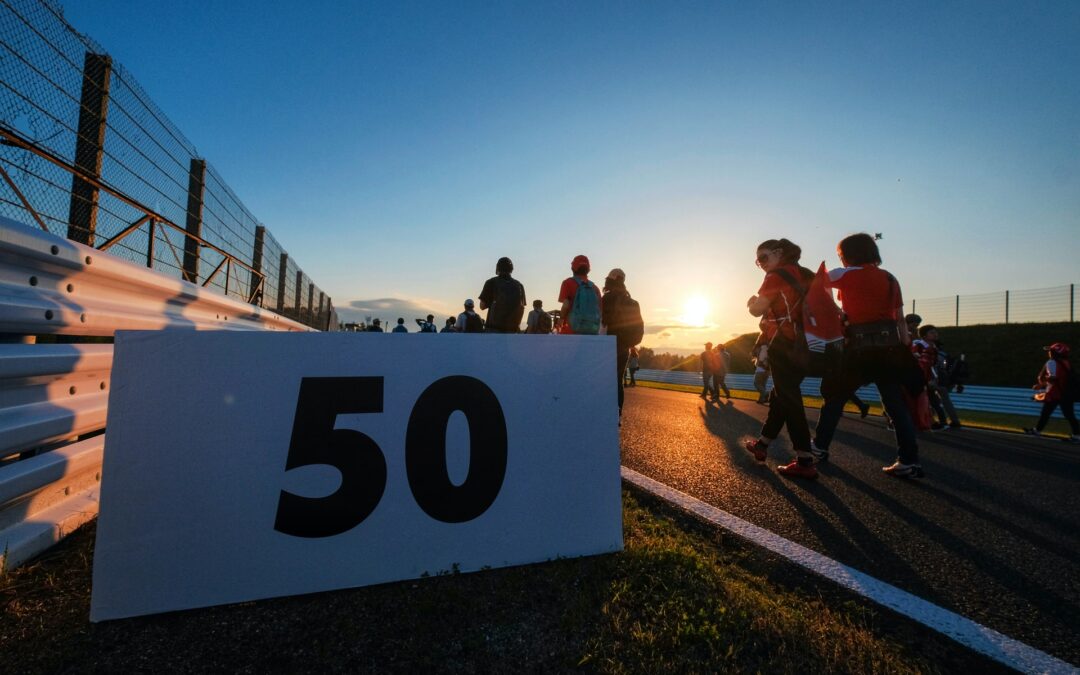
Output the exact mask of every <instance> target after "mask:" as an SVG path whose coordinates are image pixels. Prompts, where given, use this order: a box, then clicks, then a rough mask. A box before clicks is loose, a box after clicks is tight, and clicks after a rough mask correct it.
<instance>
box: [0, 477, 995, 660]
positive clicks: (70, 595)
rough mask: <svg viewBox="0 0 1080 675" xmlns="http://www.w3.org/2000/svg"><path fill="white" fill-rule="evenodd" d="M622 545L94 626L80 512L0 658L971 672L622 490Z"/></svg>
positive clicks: (34, 574)
mask: <svg viewBox="0 0 1080 675" xmlns="http://www.w3.org/2000/svg"><path fill="white" fill-rule="evenodd" d="M623 504H624V512H623V522H624V533H625V550H624V551H623V552H621V553H618V554H613V555H605V556H594V557H589V558H578V559H572V560H557V561H553V562H549V563H544V564H540V565H529V566H523V567H517V568H508V569H498V570H489V571H485V572H481V573H477V574H464V575H448V576H441V577H435V578H429V579H422V580H416V581H405V582H399V583H393V584H385V585H381V586H373V587H367V588H360V589H351V590H344V591H336V592H329V593H320V594H315V595H307V596H298V597H291V598H279V599H273V600H264V601H259V602H251V603H242V604H238V605H231V606H226V607H214V608H208V609H201V610H191V611H185V612H176V613H172V614H165V615H158V616H150V617H140V618H135V619H126V620H121V621H111V622H106V623H101V624H90V623H89V622H88V620H87V617H88V614H89V604H90V572H91V561H92V558H93V537H94V531H95V525H94V524H90V525H87V526H86V527H84V528H82V529H81V530H79V531H77V532H75V533H74V534H73V535H72V536H70V537H69V538H68V539H66V540H65V541H64V542H62V543H61V544H60V545H59V546H57V547H56V548H54V549H52V550H51V551H50V552H49V553H47V554H46V555H45V556H43V557H41V558H39V559H37V560H36V561H34V562H33V563H31V564H29V565H27V566H25V567H23V568H20V569H18V570H15V571H14V572H12V573H10V574H8V575H6V576H3V577H0V672H12V673H14V672H19V673H28V672H57V671H63V672H89V671H94V672H112V671H128V670H132V669H137V670H155V671H156V670H161V669H165V670H182V671H206V670H214V671H220V670H229V671H236V672H259V671H274V672H313V671H318V672H356V671H365V672H368V671H378V672H410V673H412V672H418V671H419V672H431V671H434V672H451V673H456V672H514V673H520V672H567V671H591V672H605V673H633V672H647V673H693V672H733V673H734V672H739V673H742V672H755V671H760V672H775V673H796V672H798V673H803V672H858V673H863V672H888V673H907V672H961V671H963V672H968V671H986V670H988V669H989V670H990V671H995V670H1000V668H997V667H995V666H994V664H993V663H992V662H989V661H987V660H985V659H983V658H982V657H980V656H978V655H976V654H974V653H972V652H969V651H967V650H965V649H963V648H961V647H959V646H958V645H956V644H955V643H953V642H951V641H949V640H948V639H946V638H944V637H943V636H940V635H937V634H935V633H932V632H930V631H928V630H926V629H923V628H922V627H920V626H917V625H916V624H913V623H911V622H908V621H906V620H903V619H901V618H899V617H897V616H895V615H893V614H891V613H890V612H888V611H885V610H880V609H879V608H877V607H876V606H873V605H868V604H867V603H866V602H865V601H863V600H861V599H857V598H855V597H854V596H850V595H847V594H846V592H844V591H842V590H840V589H838V588H836V587H835V586H833V585H832V584H829V583H828V582H825V581H823V580H819V579H817V578H815V577H810V576H807V575H806V574H803V573H801V572H800V571H799V570H798V569H797V568H794V567H793V566H792V565H790V564H789V563H787V562H785V561H781V560H777V559H776V558H775V557H772V556H770V555H768V554H765V553H763V552H762V551H760V550H758V549H755V548H753V547H751V546H749V545H747V544H745V543H743V542H742V541H741V540H738V539H735V538H733V537H730V536H728V535H727V534H726V533H722V532H718V531H716V530H715V529H713V528H712V527H710V526H707V525H705V524H703V523H701V522H699V521H696V520H693V519H691V518H689V517H688V516H685V515H684V514H682V513H681V512H678V511H675V510H673V509H672V508H671V507H669V506H667V505H666V504H664V503H663V502H659V501H658V500H655V499H654V498H652V497H651V496H649V495H647V494H644V493H639V492H637V491H636V490H632V491H627V492H624V495H623Z"/></svg>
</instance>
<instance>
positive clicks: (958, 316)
mask: <svg viewBox="0 0 1080 675" xmlns="http://www.w3.org/2000/svg"><path fill="white" fill-rule="evenodd" d="M956 325H957V326H959V325H960V296H959V295H958V296H956Z"/></svg>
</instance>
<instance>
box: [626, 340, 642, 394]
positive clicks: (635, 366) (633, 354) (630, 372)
mask: <svg viewBox="0 0 1080 675" xmlns="http://www.w3.org/2000/svg"><path fill="white" fill-rule="evenodd" d="M639 364H640V361H639V360H638V349H637V347H631V348H630V359H629V360H628V361H627V362H626V372H627V376H628V377H629V379H630V382H629V383H628V384H627V385H626V386H628V387H636V386H637V371H639V370H641V366H640V365H639Z"/></svg>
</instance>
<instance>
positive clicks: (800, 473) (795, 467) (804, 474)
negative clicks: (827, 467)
mask: <svg viewBox="0 0 1080 675" xmlns="http://www.w3.org/2000/svg"><path fill="white" fill-rule="evenodd" d="M776 472H777V473H779V474H780V475H781V476H787V477H789V478H792V477H794V478H810V479H814V478H817V469H816V468H814V465H813V464H799V460H798V459H793V460H791V463H790V464H783V465H781V466H778V467H776Z"/></svg>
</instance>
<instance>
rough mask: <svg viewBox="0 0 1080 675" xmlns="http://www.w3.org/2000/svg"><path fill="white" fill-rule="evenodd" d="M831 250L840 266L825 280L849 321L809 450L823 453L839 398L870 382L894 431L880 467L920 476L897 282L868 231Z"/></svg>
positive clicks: (910, 361) (910, 362) (910, 363)
mask: <svg viewBox="0 0 1080 675" xmlns="http://www.w3.org/2000/svg"><path fill="white" fill-rule="evenodd" d="M836 250H837V253H838V254H839V256H840V263H841V264H842V265H843V267H842V268H840V269H835V270H832V271H831V272H829V286H830V287H831V288H833V289H835V290H837V291H838V292H839V298H840V305H841V308H842V309H843V311H844V314H845V315H846V316H847V321H848V325H847V328H846V329H845V335H846V340H847V341H846V343H845V345H844V367H843V381H842V383H841V384H842V386H841V387H840V388H839V390H838V391H837V392H836V393H834V395H833V396H831V397H827V398H826V401H825V406H824V407H822V409H821V415H820V416H819V417H818V423H817V428H816V429H815V438H814V447H813V450H812V452H813V454H814V456H815V457H817V458H818V459H819V460H824V459H827V458H828V456H829V444H830V442H831V441H832V436H833V433H834V432H835V431H836V425H837V423H838V422H839V420H840V415H841V413H842V411H843V407H844V402H845V401H846V400H847V398H848V397H849V396H850V393H851V392H854V391H855V390H856V389H858V388H859V387H860V386H862V385H865V384H869V383H871V382H873V383H874V384H875V385H876V386H877V389H878V393H879V394H880V395H881V402H882V404H883V405H884V407H885V412H886V414H888V416H889V417H890V419H891V420H892V425H893V431H894V432H895V434H896V445H897V458H896V461H895V462H893V463H892V464H890V465H889V466H886V467H882V471H883V472H884V473H885V474H887V475H889V476H894V477H897V478H921V477H922V476H923V470H922V465H920V464H919V445H918V441H917V439H916V435H915V433H916V432H915V421H914V419H913V418H912V414H911V411H910V410H909V408H908V405H907V403H906V401H905V398H904V395H905V394H904V389H905V387H908V386H913V385H910V384H909V381H910V379H911V377H912V373H915V374H918V366H917V365H916V364H915V363H914V359H915V357H914V356H913V355H912V353H911V335H910V334H909V333H908V324H907V322H906V321H905V318H904V299H903V295H902V294H901V292H900V284H899V283H898V282H897V281H896V278H895V277H893V275H891V274H889V273H888V272H886V271H885V270H884V269H882V268H881V253H880V252H879V251H878V247H877V243H876V242H875V241H874V238H873V237H871V236H870V235H869V234H866V233H858V234H853V235H850V236H847V237H844V238H843V239H841V240H840V243H839V244H838V245H837V247H836ZM920 377H921V376H920Z"/></svg>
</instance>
